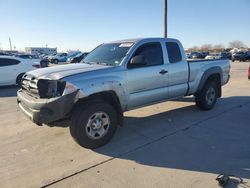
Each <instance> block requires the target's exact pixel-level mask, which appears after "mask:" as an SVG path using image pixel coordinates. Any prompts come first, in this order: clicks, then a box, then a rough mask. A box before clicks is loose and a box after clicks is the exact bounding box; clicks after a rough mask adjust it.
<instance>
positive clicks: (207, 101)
mask: <svg viewBox="0 0 250 188" xmlns="http://www.w3.org/2000/svg"><path fill="white" fill-rule="evenodd" d="M217 97H218V87H217V85H216V83H215V82H214V81H207V83H206V84H205V85H204V87H203V88H202V90H201V91H200V92H199V93H198V94H197V95H196V96H195V102H196V106H197V107H198V108H200V109H201V110H210V109H212V108H213V107H214V105H215V103H216V101H217Z"/></svg>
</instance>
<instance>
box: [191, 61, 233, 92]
mask: <svg viewBox="0 0 250 188" xmlns="http://www.w3.org/2000/svg"><path fill="white" fill-rule="evenodd" d="M228 61H229V60H227V59H215V60H213V59H212V60H210V59H202V60H188V64H189V68H190V75H189V94H194V93H195V91H196V89H197V88H196V87H197V85H198V84H199V83H198V82H199V81H200V80H201V78H202V76H203V73H204V71H206V70H208V69H209V68H213V67H220V68H221V69H222V73H223V74H222V75H223V78H222V80H221V84H222V85H224V84H226V82H227V81H228V75H229V71H230V66H228V64H229V63H228Z"/></svg>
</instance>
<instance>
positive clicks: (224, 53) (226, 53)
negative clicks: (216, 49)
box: [220, 52, 232, 60]
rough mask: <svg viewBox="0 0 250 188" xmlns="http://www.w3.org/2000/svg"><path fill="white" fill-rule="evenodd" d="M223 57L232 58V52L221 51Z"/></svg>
mask: <svg viewBox="0 0 250 188" xmlns="http://www.w3.org/2000/svg"><path fill="white" fill-rule="evenodd" d="M220 55H221V59H230V60H231V59H232V54H231V53H230V52H221V53H220Z"/></svg>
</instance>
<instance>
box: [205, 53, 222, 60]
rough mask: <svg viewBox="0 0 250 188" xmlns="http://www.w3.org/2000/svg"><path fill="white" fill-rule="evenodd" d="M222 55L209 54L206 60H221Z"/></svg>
mask: <svg viewBox="0 0 250 188" xmlns="http://www.w3.org/2000/svg"><path fill="white" fill-rule="evenodd" d="M221 58H222V56H221V54H209V55H207V56H206V57H205V59H221Z"/></svg>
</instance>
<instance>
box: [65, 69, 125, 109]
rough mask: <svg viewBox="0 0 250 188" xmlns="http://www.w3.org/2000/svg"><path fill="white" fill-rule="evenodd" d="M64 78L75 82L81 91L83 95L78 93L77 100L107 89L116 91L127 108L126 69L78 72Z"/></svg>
mask: <svg viewBox="0 0 250 188" xmlns="http://www.w3.org/2000/svg"><path fill="white" fill-rule="evenodd" d="M117 68H118V67H117ZM114 69H116V68H114ZM118 69H119V68H118ZM63 80H65V81H66V82H69V83H71V84H73V85H74V86H76V87H77V88H78V89H79V91H80V92H81V95H78V99H76V100H79V99H81V98H84V97H88V96H90V95H93V94H97V93H101V92H105V91H114V92H115V93H116V95H117V97H118V98H119V101H120V104H121V107H122V109H123V110H125V109H126V103H127V97H126V96H127V95H126V89H125V84H124V71H119V70H118V71H116V70H115V71H113V70H112V71H111V70H110V69H109V70H106V72H104V71H96V72H95V71H94V72H92V73H91V74H78V75H74V76H70V77H67V78H64V79H63Z"/></svg>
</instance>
